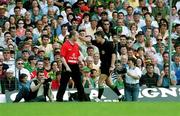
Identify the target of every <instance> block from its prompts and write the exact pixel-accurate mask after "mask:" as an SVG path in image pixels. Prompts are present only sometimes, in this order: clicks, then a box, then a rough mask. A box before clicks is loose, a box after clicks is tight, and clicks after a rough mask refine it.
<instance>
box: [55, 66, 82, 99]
mask: <svg viewBox="0 0 180 116" xmlns="http://www.w3.org/2000/svg"><path fill="white" fill-rule="evenodd" d="M68 65H69V67H70V69H71V71H72V72H68V71H63V72H62V74H61V80H60V87H59V90H58V92H57V96H56V100H57V101H63V96H64V93H65V90H66V87H67V83H68V81H69V78H70V77H72V79H73V81H74V83H75V86H76V88H77V91H78V99H79V101H84V99H85V98H84V96H85V93H84V88H83V86H82V81H81V73H80V69H79V65H78V64H68ZM64 68H65V67H63V70H64Z"/></svg>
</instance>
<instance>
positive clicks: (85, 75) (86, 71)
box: [82, 66, 92, 88]
mask: <svg viewBox="0 0 180 116" xmlns="http://www.w3.org/2000/svg"><path fill="white" fill-rule="evenodd" d="M90 71H91V69H90V68H88V67H87V66H84V67H83V68H82V85H83V87H84V88H92V83H91V78H90Z"/></svg>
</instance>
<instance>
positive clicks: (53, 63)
mask: <svg viewBox="0 0 180 116" xmlns="http://www.w3.org/2000/svg"><path fill="white" fill-rule="evenodd" d="M54 63H57V61H52V62H51V69H52V66H53V64H54ZM57 64H58V63H57Z"/></svg>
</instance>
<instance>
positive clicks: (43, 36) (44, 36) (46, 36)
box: [41, 35, 49, 40]
mask: <svg viewBox="0 0 180 116" xmlns="http://www.w3.org/2000/svg"><path fill="white" fill-rule="evenodd" d="M41 38H42V40H43V39H44V38H49V36H48V35H42V37H41Z"/></svg>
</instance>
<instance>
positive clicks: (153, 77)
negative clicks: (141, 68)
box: [140, 63, 159, 87]
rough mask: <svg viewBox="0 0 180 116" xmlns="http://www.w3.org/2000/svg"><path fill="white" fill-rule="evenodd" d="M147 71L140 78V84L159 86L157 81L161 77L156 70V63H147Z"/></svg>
mask: <svg viewBox="0 0 180 116" xmlns="http://www.w3.org/2000/svg"><path fill="white" fill-rule="evenodd" d="M146 70H147V73H146V74H145V75H142V77H141V78H140V85H141V86H146V87H157V81H158V79H159V75H158V74H157V73H155V72H154V65H153V64H151V63H148V64H147V65H146Z"/></svg>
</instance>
